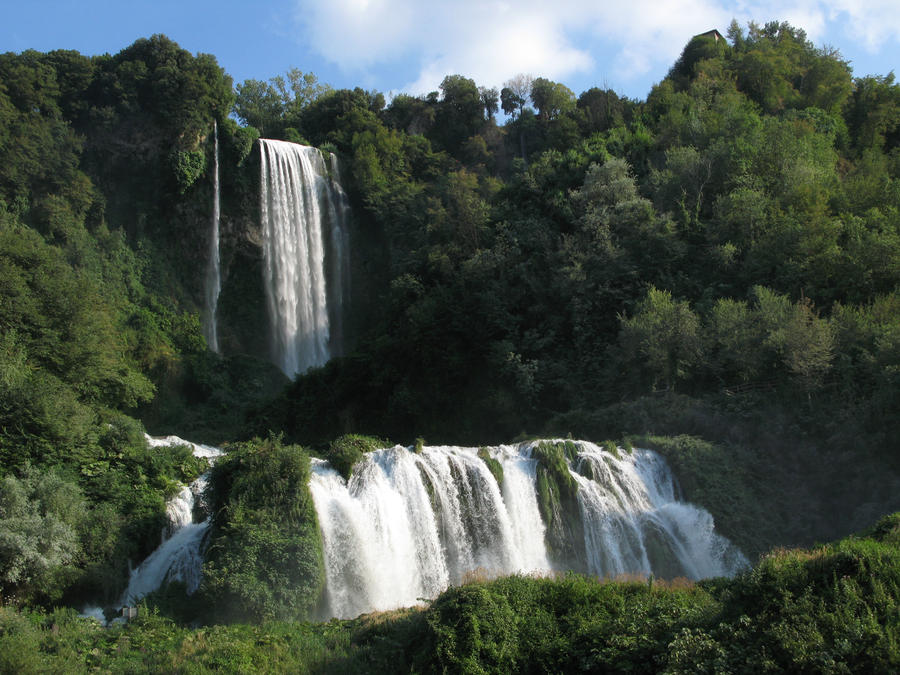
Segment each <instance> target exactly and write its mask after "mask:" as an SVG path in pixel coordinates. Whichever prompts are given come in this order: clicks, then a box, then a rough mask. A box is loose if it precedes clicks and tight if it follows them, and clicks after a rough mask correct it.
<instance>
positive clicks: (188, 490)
mask: <svg viewBox="0 0 900 675" xmlns="http://www.w3.org/2000/svg"><path fill="white" fill-rule="evenodd" d="M147 443H148V444H149V445H150V447H159V446H166V445H189V446H191V450H192V452H193V454H194V456H196V457H204V458H206V459H207V460H209V461H215V459H216V458H217V457H219V456H221V455H222V451H221V450H219V449H218V448H213V447H211V446H208V445H199V444H197V443H191V442H189V441H184V440H182V439H180V438H178V437H177V436H167V437H165V438H152V437H150V436H147ZM206 481H207V474H203V475H202V476H200V477H199V478H198V479H197V480H195V481H194V482H193V483H191V485H190V486H186V487H183V488H182V489H181V491H180V492H179V493H178V494H177V495H175V496H174V497H172V498H171V499H170V500H169V501H168V503H167V504H166V514H167V515H168V518H169V523H168V525H167V526H166V528H165V530H164V531H163V542H162V544H160V546H159V548H157V549H156V550H155V551H154V552H153V553H151V554H150V555H149V556H147V558H146V559H145V560H144V562H142V563H141V564H140V566H138V567H137V568H135V569H134V570H132V572H131V578H130V579H129V581H128V588H126V589H125V592H124V593H123V594H122V599H121V601H120V604H121V605H123V606H125V605H133V604H134V603H136V602H137V601H138V600H140V599H141V598H142V597H144V596H145V595H147V594H148V593H151V592H153V591H155V590H156V589H157V588H159V587H160V586H161V585H162V584H163V582H169V581H181V582H183V583H184V585H185V587H186V589H187V592H188V593H193V592H194V591H195V590H197V587H198V586H199V585H200V576H201V567H202V565H203V556H202V552H201V547H202V544H203V538H204V536H205V535H206V532H207V530H208V529H209V520H208V519H207V520H204V521H202V522H194V503H195V499H196V498H197V497H198V496H199V495H202V494H203V490H204V489H205V488H206Z"/></svg>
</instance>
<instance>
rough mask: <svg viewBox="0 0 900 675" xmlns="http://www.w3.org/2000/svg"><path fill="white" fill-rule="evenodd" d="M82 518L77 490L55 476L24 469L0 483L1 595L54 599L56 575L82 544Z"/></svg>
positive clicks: (83, 510) (81, 499)
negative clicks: (80, 539) (42, 596)
mask: <svg viewBox="0 0 900 675" xmlns="http://www.w3.org/2000/svg"><path fill="white" fill-rule="evenodd" d="M85 516H86V508H85V500H84V497H83V495H82V493H81V490H80V489H79V488H78V486H77V485H75V484H74V483H71V482H68V481H66V480H65V479H63V478H62V477H60V476H59V475H58V474H57V473H54V472H49V473H41V472H39V471H38V470H37V469H34V468H32V467H30V466H25V467H24V468H23V470H22V477H21V478H17V477H15V476H12V475H7V476H6V477H4V478H3V479H2V480H0V570H2V574H0V587H2V588H3V591H4V594H5V595H17V594H21V596H20V597H25V598H27V597H29V596H32V595H40V594H43V595H45V596H47V597H49V598H51V599H54V600H56V599H58V598H59V595H60V592H61V588H60V584H59V581H57V580H56V579H54V576H59V575H60V573H61V572H62V571H63V570H64V569H65V568H66V566H68V565H70V564H71V563H73V562H74V561H75V559H76V557H77V556H78V554H79V552H80V550H81V546H80V542H79V538H78V528H79V527H80V526H81V523H82V521H83V520H84V518H85Z"/></svg>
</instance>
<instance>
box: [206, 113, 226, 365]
mask: <svg viewBox="0 0 900 675" xmlns="http://www.w3.org/2000/svg"><path fill="white" fill-rule="evenodd" d="M213 137H214V139H215V141H214V142H215V149H214V153H213V215H212V227H211V231H210V236H209V260H208V261H207V264H206V330H205V333H206V343H207V344H208V345H209V348H210V349H212V350H213V351H214V352H216V353H218V352H219V331H218V326H217V323H216V321H217V317H216V314H217V312H218V308H219V293H221V291H222V273H221V268H220V258H219V214H220V207H219V204H220V202H219V124H218V122H215V121H214V122H213Z"/></svg>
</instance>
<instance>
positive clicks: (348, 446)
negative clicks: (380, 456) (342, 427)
mask: <svg viewBox="0 0 900 675" xmlns="http://www.w3.org/2000/svg"><path fill="white" fill-rule="evenodd" d="M386 445H387V444H386V443H385V441H381V440H379V439H377V438H373V437H371V436H361V435H359V434H346V435H344V436H341V437H340V438H336V439H335V440H333V441H332V442H331V445H329V446H328V451H327V452H326V453H325V459H327V460H328V462H329V463H330V464H331V466H332V467H333V468H334V469H335V471H337V472H338V473H339V474H341V475H342V476H343V477H344V479H345V480H350V474H352V473H353V466H354V465H355V464H356V463H357V462H358V461H360V460H361V459H362V458H363V455H365V453H367V452H372V451H373V450H378V449H379V448H383V447H386Z"/></svg>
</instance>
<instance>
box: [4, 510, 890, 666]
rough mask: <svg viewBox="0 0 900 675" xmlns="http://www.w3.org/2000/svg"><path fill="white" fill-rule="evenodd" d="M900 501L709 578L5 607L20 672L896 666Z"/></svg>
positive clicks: (8, 661)
mask: <svg viewBox="0 0 900 675" xmlns="http://www.w3.org/2000/svg"><path fill="white" fill-rule="evenodd" d="M897 519H898V516H897V515H894V516H889V517H887V518H885V519H883V520H882V521H880V522H879V523H878V524H877V525H876V526H875V527H874V528H872V529H870V530H869V531H868V532H867V533H864V534H863V535H861V536H860V537H851V538H849V539H845V540H843V541H839V542H836V543H834V544H829V545H825V546H817V547H815V548H814V549H811V550H794V551H786V550H780V551H778V550H777V551H773V552H772V553H771V554H769V555H768V556H766V557H765V558H764V559H763V560H762V561H761V563H760V564H759V566H758V567H757V568H756V569H754V570H751V571H749V572H746V573H744V574H743V575H741V576H739V577H737V578H735V579H713V580H709V581H705V582H702V583H700V584H691V583H690V582H686V581H683V580H682V581H676V582H672V583H671V584H664V583H660V582H658V581H653V580H650V581H648V580H622V581H599V580H597V579H592V578H587V577H583V576H579V575H574V574H569V575H566V576H564V577H559V578H555V579H550V578H532V577H523V576H513V577H508V578H503V579H497V580H494V581H490V582H484V581H478V582H474V583H470V584H467V585H463V586H458V587H454V588H450V589H448V590H447V591H445V592H444V593H442V594H441V595H440V596H439V597H438V598H437V599H436V600H435V601H434V602H433V603H432V604H431V605H430V606H429V607H426V608H416V609H409V610H398V611H394V612H382V613H374V614H370V615H366V616H363V617H359V618H358V619H354V620H350V621H336V620H335V621H331V622H328V623H320V624H309V623H279V622H269V623H265V624H263V625H257V626H251V625H242V624H234V625H229V626H205V627H202V628H184V627H180V626H178V625H176V624H174V623H172V622H171V621H170V620H167V619H164V618H162V617H160V616H159V615H157V614H155V613H153V612H152V611H148V610H146V608H144V609H143V610H142V612H141V614H139V616H138V618H137V619H136V620H134V621H132V622H130V623H129V624H127V625H125V626H118V627H111V628H108V629H103V628H100V627H99V625H98V624H97V623H96V622H95V621H94V620H92V619H85V618H81V617H78V616H76V615H75V613H74V611H73V610H57V611H55V612H53V613H49V614H44V613H40V612H36V611H33V610H19V611H17V610H14V609H11V608H8V607H4V608H0V659H3V661H2V667H3V668H4V669H5V670H9V671H11V672H12V671H14V672H47V671H53V670H66V671H78V670H87V669H100V670H113V671H119V670H123V671H124V670H127V671H129V672H158V671H166V672H200V673H205V672H214V671H215V672H221V671H222V670H226V671H234V672H245V671H249V670H251V669H252V670H253V671H254V672H266V673H267V672H285V671H292V672H350V671H352V672H362V671H365V672H423V673H431V672H467V673H471V672H478V673H489V672H490V673H494V672H497V673H499V672H598V671H599V672H645V671H653V672H692V673H693V672H729V671H730V672H741V671H757V670H759V669H760V668H766V669H768V670H772V671H778V672H802V671H812V672H818V671H823V670H828V671H834V672H848V671H852V670H858V669H859V668H864V669H866V670H871V671H873V672H890V671H893V670H896V668H897V667H898V665H900V651H898V648H897V622H896V611H897V607H896V597H897V593H898V591H900V552H898V549H897V542H896V537H894V535H895V534H896V530H897Z"/></svg>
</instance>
